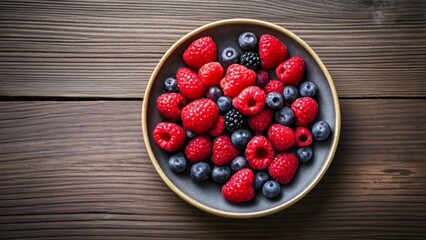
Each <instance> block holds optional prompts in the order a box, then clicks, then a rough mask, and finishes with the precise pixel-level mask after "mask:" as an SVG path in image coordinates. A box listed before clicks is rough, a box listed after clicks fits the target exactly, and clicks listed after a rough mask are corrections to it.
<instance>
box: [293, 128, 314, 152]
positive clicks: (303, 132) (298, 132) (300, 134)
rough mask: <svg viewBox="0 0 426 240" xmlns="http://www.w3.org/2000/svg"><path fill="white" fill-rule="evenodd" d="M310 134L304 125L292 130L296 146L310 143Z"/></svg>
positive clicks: (304, 145)
mask: <svg viewBox="0 0 426 240" xmlns="http://www.w3.org/2000/svg"><path fill="white" fill-rule="evenodd" d="M312 140H313V138H312V134H311V131H309V129H307V128H305V127H297V128H296V129H295V130H294V145H295V146H296V147H306V146H309V145H311V143H312Z"/></svg>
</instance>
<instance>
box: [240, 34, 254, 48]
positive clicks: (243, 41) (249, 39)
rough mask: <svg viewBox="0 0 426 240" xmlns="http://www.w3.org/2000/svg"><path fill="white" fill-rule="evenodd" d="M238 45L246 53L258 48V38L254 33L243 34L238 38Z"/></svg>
mask: <svg viewBox="0 0 426 240" xmlns="http://www.w3.org/2000/svg"><path fill="white" fill-rule="evenodd" d="M238 44H239V45H240V48H241V49H243V50H244V51H250V50H253V49H255V48H256V46H257V37H256V35H254V33H252V32H244V33H241V34H240V36H239V37H238Z"/></svg>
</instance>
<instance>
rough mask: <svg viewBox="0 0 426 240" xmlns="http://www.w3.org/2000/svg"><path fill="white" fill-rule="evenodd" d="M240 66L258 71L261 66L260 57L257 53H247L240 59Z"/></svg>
mask: <svg viewBox="0 0 426 240" xmlns="http://www.w3.org/2000/svg"><path fill="white" fill-rule="evenodd" d="M240 64H241V65H243V66H246V67H248V68H250V69H253V70H257V69H258V68H259V66H260V58H259V55H258V54H257V53H255V52H245V53H243V54H242V55H241V57H240Z"/></svg>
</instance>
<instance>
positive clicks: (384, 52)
mask: <svg viewBox="0 0 426 240" xmlns="http://www.w3.org/2000/svg"><path fill="white" fill-rule="evenodd" d="M227 8H228V9H232V11H231V12H232V14H230V13H229V11H224V6H223V3H221V2H217V1H210V0H199V1H182V0H177V1H176V0H174V1H162V2H158V1H131V0H128V1H108V3H101V2H98V1H85V2H80V1H66V2H64V1H61V2H55V1H37V2H35V1H2V2H1V3H0V82H1V86H0V96H68V97H76V96H77V97H79V96H80V97H81V96H83V97H126V98H141V97H143V93H144V89H145V87H146V84H147V80H148V79H149V76H150V74H151V72H152V70H153V69H154V67H155V65H156V64H157V63H158V61H159V60H160V58H161V56H162V54H163V53H164V52H165V51H166V50H167V49H168V48H169V47H170V46H171V45H172V44H173V43H174V42H175V41H176V40H178V39H179V38H180V37H182V36H183V35H184V34H186V33H188V32H189V31H190V30H192V29H194V28H196V27H198V26H201V25H203V24H206V23H208V22H211V21H215V20H220V19H226V18H236V17H249V18H255V19H260V20H266V21H271V22H273V23H277V24H279V25H280V26H283V27H286V28H288V29H289V30H291V31H294V32H295V33H296V34H298V35H299V36H300V37H301V38H302V39H304V40H306V42H307V43H308V44H310V45H311V47H312V48H313V49H314V50H315V51H316V52H317V53H318V54H319V55H320V57H322V58H323V60H324V62H325V64H326V66H327V67H328V68H329V70H330V72H331V74H332V76H333V78H334V80H335V82H336V86H337V90H338V93H339V94H340V96H342V97H365V96H373V97H382V96H385V97H393V96H397V97H407V96H408V97H425V96H426V83H425V81H424V80H425V79H426V58H425V56H426V16H425V14H424V12H426V5H425V4H424V2H422V1H316V2H315V1H314V2H312V1H293V2H285V3H283V2H282V1H268V4H265V3H264V2H263V1H260V0H256V1H233V2H232V3H231V2H228V3H227ZM199 13H202V15H200V14H199Z"/></svg>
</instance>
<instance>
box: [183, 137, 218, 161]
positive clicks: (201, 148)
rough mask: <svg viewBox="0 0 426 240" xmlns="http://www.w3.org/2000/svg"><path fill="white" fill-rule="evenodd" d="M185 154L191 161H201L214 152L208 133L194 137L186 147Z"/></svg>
mask: <svg viewBox="0 0 426 240" xmlns="http://www.w3.org/2000/svg"><path fill="white" fill-rule="evenodd" d="M184 152H185V156H186V157H187V158H188V160H189V161H191V162H199V161H202V160H204V159H206V158H208V157H209V156H210V155H211V153H212V143H211V141H210V137H209V136H207V135H204V134H203V135H198V136H196V137H194V138H193V139H192V140H191V141H189V143H188V144H187V145H186V147H185V151H184Z"/></svg>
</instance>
